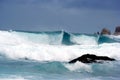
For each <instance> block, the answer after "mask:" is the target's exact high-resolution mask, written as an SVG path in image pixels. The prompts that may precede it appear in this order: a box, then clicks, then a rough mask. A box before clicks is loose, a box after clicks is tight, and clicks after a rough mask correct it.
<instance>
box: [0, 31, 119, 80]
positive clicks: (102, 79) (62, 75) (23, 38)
mask: <svg viewBox="0 0 120 80" xmlns="http://www.w3.org/2000/svg"><path fill="white" fill-rule="evenodd" d="M119 46H120V36H114V35H109V36H108V35H104V36H100V35H96V34H79V33H77V34H76V33H68V32H65V31H53V32H25V31H0V80H38V79H39V80H81V79H82V80H119V79H120V77H119V74H120V69H119V66H120V61H119V60H120V54H119V53H120V49H119ZM87 53H89V54H95V55H98V56H108V57H111V58H115V59H116V60H117V61H113V62H105V63H103V64H99V63H93V64H84V63H81V62H77V63H75V64H68V62H69V61H70V60H72V59H74V58H77V57H79V56H81V55H83V54H87Z"/></svg>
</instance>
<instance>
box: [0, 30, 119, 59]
mask: <svg viewBox="0 0 120 80" xmlns="http://www.w3.org/2000/svg"><path fill="white" fill-rule="evenodd" d="M28 34H29V33H27V34H26V35H28ZM30 34H31V33H30ZM34 35H35V34H34ZM36 35H38V34H36ZM24 36H25V35H24ZM27 37H28V36H27ZM33 38H34V37H33ZM119 46H120V43H103V44H100V45H71V46H67V45H49V44H40V43H36V42H34V41H31V39H26V38H25V37H23V36H22V34H21V35H19V34H18V33H17V32H7V31H0V55H4V56H6V57H8V58H11V59H24V58H28V59H31V60H37V61H70V60H72V59H74V58H77V57H79V56H81V55H83V54H87V53H89V54H96V55H98V56H109V57H112V58H115V59H117V60H120V49H119Z"/></svg>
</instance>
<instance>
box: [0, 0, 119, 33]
mask: <svg viewBox="0 0 120 80" xmlns="http://www.w3.org/2000/svg"><path fill="white" fill-rule="evenodd" d="M118 25H120V0H0V29H2V30H10V29H12V30H25V31H53V30H54V31H55V30H65V31H68V32H77V33H78V32H79V33H94V32H97V31H100V30H101V29H102V28H104V27H106V28H108V29H110V30H111V31H114V29H115V27H116V26H118Z"/></svg>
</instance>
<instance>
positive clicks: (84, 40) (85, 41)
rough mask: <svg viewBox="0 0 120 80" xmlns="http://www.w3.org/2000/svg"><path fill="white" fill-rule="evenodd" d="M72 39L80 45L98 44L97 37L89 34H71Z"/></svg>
mask: <svg viewBox="0 0 120 80" xmlns="http://www.w3.org/2000/svg"><path fill="white" fill-rule="evenodd" d="M71 41H72V42H73V43H77V44H80V45H97V44H98V43H97V38H96V37H92V36H87V35H79V36H75V35H73V36H71Z"/></svg>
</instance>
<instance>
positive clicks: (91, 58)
mask: <svg viewBox="0 0 120 80" xmlns="http://www.w3.org/2000/svg"><path fill="white" fill-rule="evenodd" d="M114 60H115V59H113V58H109V57H107V56H96V55H94V54H84V55H82V56H80V57H78V58H76V59H73V60H71V61H70V62H69V63H75V62H77V61H80V62H82V63H98V62H99V61H114Z"/></svg>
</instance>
